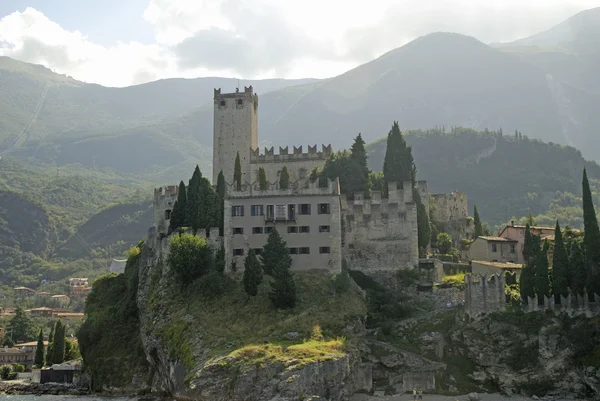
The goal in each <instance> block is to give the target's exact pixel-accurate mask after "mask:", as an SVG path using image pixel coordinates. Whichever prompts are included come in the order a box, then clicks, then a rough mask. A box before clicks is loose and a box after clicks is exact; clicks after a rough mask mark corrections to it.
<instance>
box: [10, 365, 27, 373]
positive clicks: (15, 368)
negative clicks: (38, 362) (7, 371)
mask: <svg viewBox="0 0 600 401" xmlns="http://www.w3.org/2000/svg"><path fill="white" fill-rule="evenodd" d="M12 370H13V372H18V373H23V372H25V366H23V365H21V364H20V363H13V365H12Z"/></svg>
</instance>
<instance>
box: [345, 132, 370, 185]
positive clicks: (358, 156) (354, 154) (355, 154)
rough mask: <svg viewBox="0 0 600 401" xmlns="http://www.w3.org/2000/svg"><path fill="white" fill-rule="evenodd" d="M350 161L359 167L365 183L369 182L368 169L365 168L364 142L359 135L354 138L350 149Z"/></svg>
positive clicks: (365, 151)
mask: <svg viewBox="0 0 600 401" xmlns="http://www.w3.org/2000/svg"><path fill="white" fill-rule="evenodd" d="M350 158H351V160H352V161H353V162H354V163H356V164H358V165H359V166H360V169H361V171H362V175H363V177H364V180H365V182H368V181H369V167H368V166H367V158H368V156H367V150H366V149H365V141H364V140H363V138H362V135H361V134H360V133H359V134H358V135H357V136H356V138H354V143H353V144H352V147H351V148H350Z"/></svg>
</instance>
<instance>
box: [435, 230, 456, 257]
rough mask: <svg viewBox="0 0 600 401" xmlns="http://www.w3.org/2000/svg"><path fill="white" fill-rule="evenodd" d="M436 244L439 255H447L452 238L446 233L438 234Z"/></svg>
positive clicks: (450, 247)
mask: <svg viewBox="0 0 600 401" xmlns="http://www.w3.org/2000/svg"><path fill="white" fill-rule="evenodd" d="M436 243H437V248H438V250H439V251H440V253H441V254H448V253H449V252H450V249H452V237H451V236H450V235H449V234H447V233H439V234H438V236H437V241H436Z"/></svg>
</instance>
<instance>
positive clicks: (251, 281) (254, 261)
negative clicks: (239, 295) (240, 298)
mask: <svg viewBox="0 0 600 401" xmlns="http://www.w3.org/2000/svg"><path fill="white" fill-rule="evenodd" d="M262 279H263V274H262V268H261V267H260V262H259V261H258V258H257V257H256V253H255V252H254V249H250V250H249V251H248V256H246V261H245V262H244V280H243V281H244V291H246V294H248V299H249V298H250V297H255V296H256V294H258V286H259V285H260V283H261V282H262Z"/></svg>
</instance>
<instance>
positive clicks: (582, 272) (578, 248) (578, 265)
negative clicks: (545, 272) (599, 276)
mask: <svg viewBox="0 0 600 401" xmlns="http://www.w3.org/2000/svg"><path fill="white" fill-rule="evenodd" d="M569 267H570V269H571V271H572V274H571V277H572V278H571V290H572V291H573V292H574V293H576V294H578V295H580V296H582V295H583V290H584V289H585V285H586V282H587V275H588V270H587V267H586V265H585V254H584V251H583V244H582V243H581V242H579V241H573V242H571V250H570V252H569Z"/></svg>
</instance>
